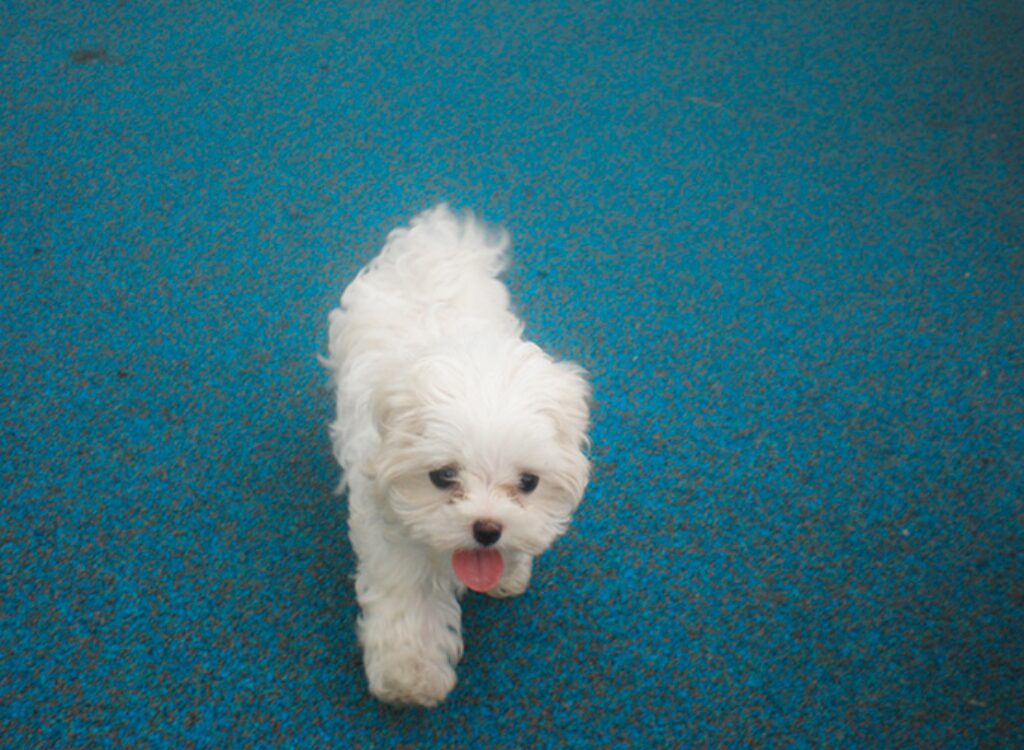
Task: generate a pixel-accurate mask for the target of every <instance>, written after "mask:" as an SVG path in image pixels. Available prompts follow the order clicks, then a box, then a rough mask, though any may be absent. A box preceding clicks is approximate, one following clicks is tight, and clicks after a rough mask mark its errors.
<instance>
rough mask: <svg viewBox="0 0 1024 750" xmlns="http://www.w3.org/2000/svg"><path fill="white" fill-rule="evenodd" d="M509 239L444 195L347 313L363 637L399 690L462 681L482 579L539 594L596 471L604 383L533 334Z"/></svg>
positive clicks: (371, 672)
mask: <svg viewBox="0 0 1024 750" xmlns="http://www.w3.org/2000/svg"><path fill="white" fill-rule="evenodd" d="M507 246H508V237H507V235H506V234H504V233H503V232H489V231H488V230H487V229H486V228H485V227H483V226H482V225H481V224H480V223H479V222H477V221H476V220H475V219H474V218H473V217H472V216H465V217H459V216H456V215H454V214H453V213H452V212H451V210H450V209H449V208H448V207H447V206H445V205H441V206H438V207H436V208H434V209H432V210H429V211H426V212H424V213H422V214H420V215H419V216H417V217H416V218H414V219H413V220H412V222H411V223H410V225H409V227H407V228H406V227H403V228H399V229H396V230H394V231H393V232H391V234H390V235H389V236H388V238H387V241H386V243H385V246H384V249H383V251H382V252H381V253H380V255H379V256H378V257H377V258H375V259H374V260H373V261H372V262H371V263H370V264H369V265H368V266H367V267H366V268H364V269H363V270H362V271H361V272H360V274H359V275H358V276H357V278H356V279H355V280H354V281H353V282H352V283H351V284H350V285H349V287H348V288H347V289H346V290H345V293H344V295H343V296H342V299H341V307H340V308H339V309H336V310H334V311H333V312H332V313H331V315H330V334H329V338H330V344H329V356H328V358H327V360H326V364H327V365H328V367H329V368H330V369H331V371H332V374H333V382H334V384H335V388H336V394H337V418H336V420H335V421H334V423H333V424H332V425H331V437H332V442H333V448H334V455H335V457H336V458H337V460H338V462H339V463H340V464H341V467H342V469H343V470H344V480H343V487H344V486H345V485H347V488H348V502H349V528H350V536H351V540H352V545H353V547H354V549H355V553H356V556H357V558H358V569H357V573H356V596H357V599H358V602H359V606H360V609H361V616H360V618H359V624H358V632H359V640H360V643H361V644H362V648H363V660H364V665H365V668H366V676H367V679H368V682H369V688H370V691H371V692H372V693H373V694H374V695H375V696H377V697H378V698H380V699H381V700H384V701H388V702H393V703H407V704H419V705H424V706H432V705H435V704H437V703H438V702H440V701H441V700H443V699H444V698H445V697H446V696H447V695H448V693H449V692H450V691H451V690H452V688H453V687H454V686H455V681H456V677H455V669H454V668H455V665H456V664H457V663H458V661H459V659H460V657H461V655H462V635H461V610H460V607H459V597H460V596H461V595H462V594H463V592H464V591H465V587H466V583H465V582H466V581H469V582H470V583H471V584H473V587H474V588H477V589H478V590H487V593H489V594H491V595H494V596H512V595H516V594H520V593H522V592H523V591H524V590H525V589H526V587H527V584H528V583H529V580H530V573H531V566H532V562H533V558H534V557H535V556H536V555H539V554H540V553H541V552H543V551H544V550H545V549H547V548H548V547H549V546H550V545H551V543H552V542H553V541H554V540H555V539H556V538H557V537H558V536H559V535H560V534H562V533H563V532H564V531H565V529H566V527H567V525H568V523H569V521H570V518H571V515H572V513H573V511H574V510H575V509H576V507H577V505H578V504H579V502H580V500H581V498H582V496H583V491H584V488H585V486H586V483H587V478H588V471H589V463H588V461H587V458H586V456H585V454H584V450H585V447H586V444H587V437H586V430H587V421H588V395H589V391H588V386H587V384H586V382H585V380H584V377H583V372H582V371H581V370H580V369H579V368H578V367H577V366H575V365H572V364H568V363H564V362H555V361H553V360H552V359H551V358H550V357H548V356H547V355H546V354H545V353H544V352H543V351H541V349H540V348H539V347H537V346H536V345H535V344H532V343H529V342H526V341H524V340H523V338H522V324H521V323H520V322H519V321H518V320H517V319H516V317H515V316H514V315H513V314H512V312H510V310H509V295H508V292H507V290H506V288H505V286H504V284H502V283H501V282H500V281H499V280H498V279H497V276H498V274H499V273H500V272H501V270H502V269H503V267H504V264H505V251H506V248H507ZM495 537H497V538H495ZM474 566H475V567H474ZM474 570H476V573H474ZM457 571H458V575H457ZM498 576H500V579H498ZM474 581H476V583H474Z"/></svg>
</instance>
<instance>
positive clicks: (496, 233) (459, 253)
mask: <svg viewBox="0 0 1024 750" xmlns="http://www.w3.org/2000/svg"><path fill="white" fill-rule="evenodd" d="M508 246H509V237H508V234H507V233H506V232H505V231H504V230H501V229H491V228H489V227H487V226H486V225H485V224H483V223H482V222H481V221H480V220H478V219H477V218H476V217H475V216H474V215H473V214H472V213H469V212H466V213H465V214H463V215H461V216H459V215H457V214H455V213H454V212H453V211H452V210H451V208H450V207H449V206H448V204H447V203H442V204H440V205H438V206H435V207H434V208H431V209H429V210H427V211H424V212H423V213H421V214H419V215H417V216H416V217H415V218H413V220H412V221H411V222H409V226H407V227H399V228H398V229H395V230H393V231H392V232H391V233H390V234H389V235H388V238H387V242H386V243H385V245H384V250H383V251H382V252H381V254H380V255H379V256H378V257H377V258H376V259H375V260H374V261H373V263H371V264H370V267H369V268H367V269H366V270H367V272H369V271H372V270H375V269H378V268H381V267H386V266H391V270H393V271H394V272H396V273H397V274H398V276H399V277H400V278H401V279H402V280H403V285H405V286H406V288H410V287H424V286H425V287H427V288H430V289H431V290H432V293H433V294H435V295H436V294H437V293H438V292H439V291H440V290H442V289H444V288H445V287H453V288H458V287H461V286H463V285H464V284H471V283H474V282H476V283H478V282H479V280H480V277H481V276H485V277H490V278H495V277H496V276H498V275H499V274H500V273H501V272H502V271H503V270H505V267H506V263H507V259H506V253H507V251H508Z"/></svg>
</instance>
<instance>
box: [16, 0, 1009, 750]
mask: <svg viewBox="0 0 1024 750" xmlns="http://www.w3.org/2000/svg"><path fill="white" fill-rule="evenodd" d="M161 5H163V6H164V7H158V4H156V3H138V2H133V1H132V0H120V1H119V2H95V3H83V2H80V1H79V2H52V3H38V2H31V3H30V2H20V1H14V2H5V3H3V4H2V5H0V93H2V96H0V132H2V138H0V169H2V173H0V280H2V284H3V286H2V289H3V294H2V295H0V429H2V436H0V479H2V486H0V492H2V496H0V498H2V499H0V745H2V746H3V747H5V748H17V749H19V750H25V749H28V748H78V747H82V748H84V747H151V748H165V747H166V748H175V749H178V748H187V747H208V748H248V747H296V748H321V747H352V748H371V747H380V748H396V747H408V748H418V747H424V748H425V747H436V748H449V749H450V748H470V747H472V748H481V747H507V748H513V747H515V748H594V747H636V748H655V747H680V748H700V747H723V748H739V747H744V748H761V747H764V748H775V747H778V748H790V747H792V748H823V747H843V748H915V747H916V748H938V747H942V748H1019V747H1024V500H1022V497H1024V466H1022V460H1021V456H1024V239H1022V238H1024V173H1022V165H1024V135H1022V130H1024V84H1022V81H1024V76H1022V70H1024V52H1022V49H1024V48H1022V46H1021V39H1022V38H1024V5H1022V4H1021V3H1019V2H1013V1H1012V0H981V2H978V3H960V2H954V0H938V1H937V2H931V3H920V2H911V1H910V0H885V1H883V0H865V1H863V2H855V1H854V2H835V1H832V0H826V1H825V2H779V1H777V0H768V2H757V3H740V4H737V3H735V2H731V3H725V2H701V1H699V0H698V2H692V3H638V2H633V1H631V0H616V1H615V2H605V1H602V0H599V1H597V2H563V3H548V2H542V3H520V2H515V3H512V2H509V3H502V2H484V3H424V2H409V3H401V2H382V3H362V4H354V3H340V2H339V3H328V2H320V1H319V0H315V1H314V2H308V3H285V2H233V3H232V2H221V1H220V0H210V1H209V2H203V3H192V2H184V3H174V4H161ZM439 200H449V201H451V202H452V203H453V204H455V205H456V206H458V207H463V208H472V209H474V210H476V211H478V212H479V213H480V214H481V215H482V216H484V217H485V218H486V219H488V220H490V221H493V222H496V223H502V224H504V225H506V226H507V227H508V228H509V230H510V232H511V234H512V236H513V240H514V243H515V254H516V264H515V266H514V267H513V269H512V270H511V271H510V273H509V275H508V280H509V284H510V286H511V288H512V290H513V294H514V296H515V299H516V304H517V309H518V310H520V311H521V312H522V314H523V315H524V317H525V318H526V319H527V321H528V333H529V334H530V335H531V336H532V337H534V338H535V339H536V340H538V341H539V342H540V343H542V344H543V345H544V346H545V347H547V348H549V349H551V350H553V351H555V352H558V353H560V354H561V355H563V356H566V357H571V358H573V359H576V360H578V361H580V362H582V363H583V364H584V365H586V366H587V368H588V369H589V370H590V372H591V373H592V377H593V381H594V385H595V389H596V402H595V412H594V428H593V438H594V453H593V455H594V461H595V473H594V477H593V483H592V485H591V487H590V489H589V491H588V497H587V499H586V501H585V503H584V505H583V506H582V507H581V510H580V512H579V514H578V517H577V520H576V523H575V524H574V526H573V527H572V529H571V531H570V533H569V534H568V535H567V536H566V537H565V538H563V539H562V540H561V541H560V542H559V543H558V544H557V545H556V547H555V548H554V549H553V550H552V551H551V552H549V553H548V554H547V555H546V556H545V557H543V558H542V559H541V560H540V562H539V564H538V567H537V571H536V576H535V579H534V584H533V587H532V589H531V590H530V591H529V593H528V594H527V595H526V596H525V597H524V598H522V599H520V600H518V601H515V602H494V601H491V600H489V599H487V598H486V597H480V596H470V597H469V598H467V600H466V602H465V632H466V640H467V649H468V650H467V654H466V657H465V659H464V661H463V663H462V665H461V667H460V670H459V675H460V683H459V686H458V687H457V689H456V691H455V692H454V694H453V695H452V696H451V698H450V700H449V701H448V702H447V703H446V704H445V705H443V706H442V707H440V708H438V709H436V710H433V711H430V712H426V711H419V710H407V711H399V710H395V709H390V708H386V707H382V706H380V705H379V704H377V703H376V702H374V701H373V700H371V699H370V698H369V697H368V695H367V693H366V691H365V687H364V682H363V677H362V674H361V670H360V659H359V653H358V649H357V646H356V643H355V640H354V634H353V623H354V618H355V614H356V609H355V604H354V599H353V594H352V590H351V585H350V580H349V576H350V574H351V573H352V570H353V560H352V555H351V552H350V550H349V547H348V543H347V540H346V534H345V532H346V523H345V519H344V507H343V503H342V501H341V500H340V499H339V498H337V497H335V496H333V495H332V488H333V487H334V485H335V483H336V481H337V470H336V467H335V466H334V465H333V464H332V461H331V458H330V454H329V447H328V441H327V435H326V423H327V421H328V420H329V419H330V416H331V402H330V397H329V394H328V393H327V392H326V390H325V388H324V385H325V375H324V372H323V371H322V370H321V369H320V367H319V365H318V363H317V360H316V355H317V354H318V353H319V352H321V351H323V349H324V347H325V335H326V314H327V312H328V310H329V309H330V308H331V307H332V306H334V304H335V303H336V301H337V297H338V295H339V294H340V291H341V289H342V288H343V286H344V284H345V282H346V280H347V279H349V278H350V277H351V276H352V274H354V273H355V272H356V270H357V269H358V268H359V267H360V266H361V265H362V264H363V263H364V262H365V261H366V260H367V259H368V258H370V257H371V256H372V255H373V254H374V253H375V252H376V250H377V248H378V247H379V245H380V243H381V241H382V240H383V237H384V235H385V234H386V232H387V231H388V230H389V229H390V228H392V227H393V226H395V225H397V224H399V223H401V222H403V221H405V220H407V219H408V218H409V217H411V216H412V215H413V214H414V213H416V212H418V211H420V210H421V209H423V208H426V207H428V206H430V205H432V204H434V203H436V202H437V201H439Z"/></svg>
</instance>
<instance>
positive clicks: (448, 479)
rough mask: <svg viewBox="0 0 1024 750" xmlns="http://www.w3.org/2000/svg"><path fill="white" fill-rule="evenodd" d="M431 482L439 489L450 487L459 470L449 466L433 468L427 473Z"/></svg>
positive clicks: (457, 476)
mask: <svg viewBox="0 0 1024 750" xmlns="http://www.w3.org/2000/svg"><path fill="white" fill-rule="evenodd" d="M429 476H430V481H431V483H432V484H433V485H434V486H435V487H437V488H438V489H439V490H447V489H450V488H451V486H452V485H453V484H455V482H456V480H457V479H458V478H459V472H457V471H456V470H455V469H453V468H452V467H451V466H445V467H444V468H442V469H434V470H433V471H432V472H430V474H429Z"/></svg>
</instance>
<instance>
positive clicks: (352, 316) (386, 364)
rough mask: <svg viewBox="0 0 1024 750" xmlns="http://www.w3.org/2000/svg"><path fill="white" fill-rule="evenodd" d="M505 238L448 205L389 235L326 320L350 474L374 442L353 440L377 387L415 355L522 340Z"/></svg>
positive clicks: (337, 430) (342, 455) (343, 457)
mask: <svg viewBox="0 0 1024 750" xmlns="http://www.w3.org/2000/svg"><path fill="white" fill-rule="evenodd" d="M508 245H509V240H508V236H507V235H506V234H505V233H496V232H489V231H488V230H487V228H486V227H484V225H483V224H481V223H480V222H479V221H477V220H476V219H475V218H474V217H473V216H471V215H466V216H463V217H459V216H456V215H455V214H453V213H452V211H451V209H450V208H449V207H448V206H447V205H445V204H442V205H440V206H437V207H435V208H433V209H430V210H429V211H425V212H424V213H421V214H419V215H418V216H417V217H416V218H414V219H413V220H412V221H411V222H410V224H409V226H408V227H401V228H399V229H395V230H394V231H392V232H391V233H390V234H389V235H388V238H387V241H386V242H385V245H384V249H383V250H382V251H381V253H380V254H379V255H378V256H377V257H376V258H374V260H373V261H371V262H370V264H369V265H368V266H366V268H364V269H363V270H362V271H361V272H360V273H359V275H358V276H357V277H356V278H355V279H354V280H353V281H352V283H351V284H349V286H348V288H347V289H346V290H345V293H344V294H343V295H342V298H341V307H340V308H338V309H336V310H334V311H332V312H331V315H330V329H329V334H328V338H329V342H328V351H329V356H328V358H327V360H326V361H325V364H326V365H327V366H328V367H329V368H330V369H331V371H332V373H333V377H334V381H335V383H336V385H337V395H338V403H337V408H338V418H337V421H336V422H335V423H334V425H333V426H332V434H333V435H334V438H335V452H336V454H337V457H338V460H339V462H340V463H341V464H342V466H344V467H346V468H350V467H351V466H352V465H354V464H358V463H360V462H361V460H362V459H363V457H364V456H363V451H362V450H360V449H359V446H361V445H362V446H365V447H369V446H368V445H367V444H368V443H370V442H372V441H373V437H374V436H359V435H354V434H352V433H351V428H350V426H351V425H355V424H368V423H370V421H371V420H367V419H360V418H357V415H356V412H357V411H359V410H366V409H372V408H373V403H372V402H373V394H374V390H375V388H376V387H377V386H378V385H379V384H381V383H383V382H385V381H387V380H388V379H391V378H394V377H396V376H397V377H400V376H401V373H402V372H403V371H405V370H406V368H407V365H408V364H409V363H410V362H411V361H412V360H414V359H415V358H416V356H417V355H418V353H419V352H421V351H422V350H424V349H427V348H434V347H436V346H437V345H438V342H442V344H443V341H444V340H452V339H468V338H473V337H480V336H485V337H486V336H495V335H497V336H502V337H508V336H515V337H519V336H520V334H521V331H522V326H521V324H520V323H519V321H518V320H517V319H516V317H515V316H514V315H513V314H512V313H511V312H510V310H509V309H508V305H509V296H508V291H507V290H506V288H505V285H504V284H503V283H502V282H501V281H499V280H498V278H497V276H498V274H500V273H501V271H502V270H503V269H504V267H505V262H506V250H507V248H508Z"/></svg>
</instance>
